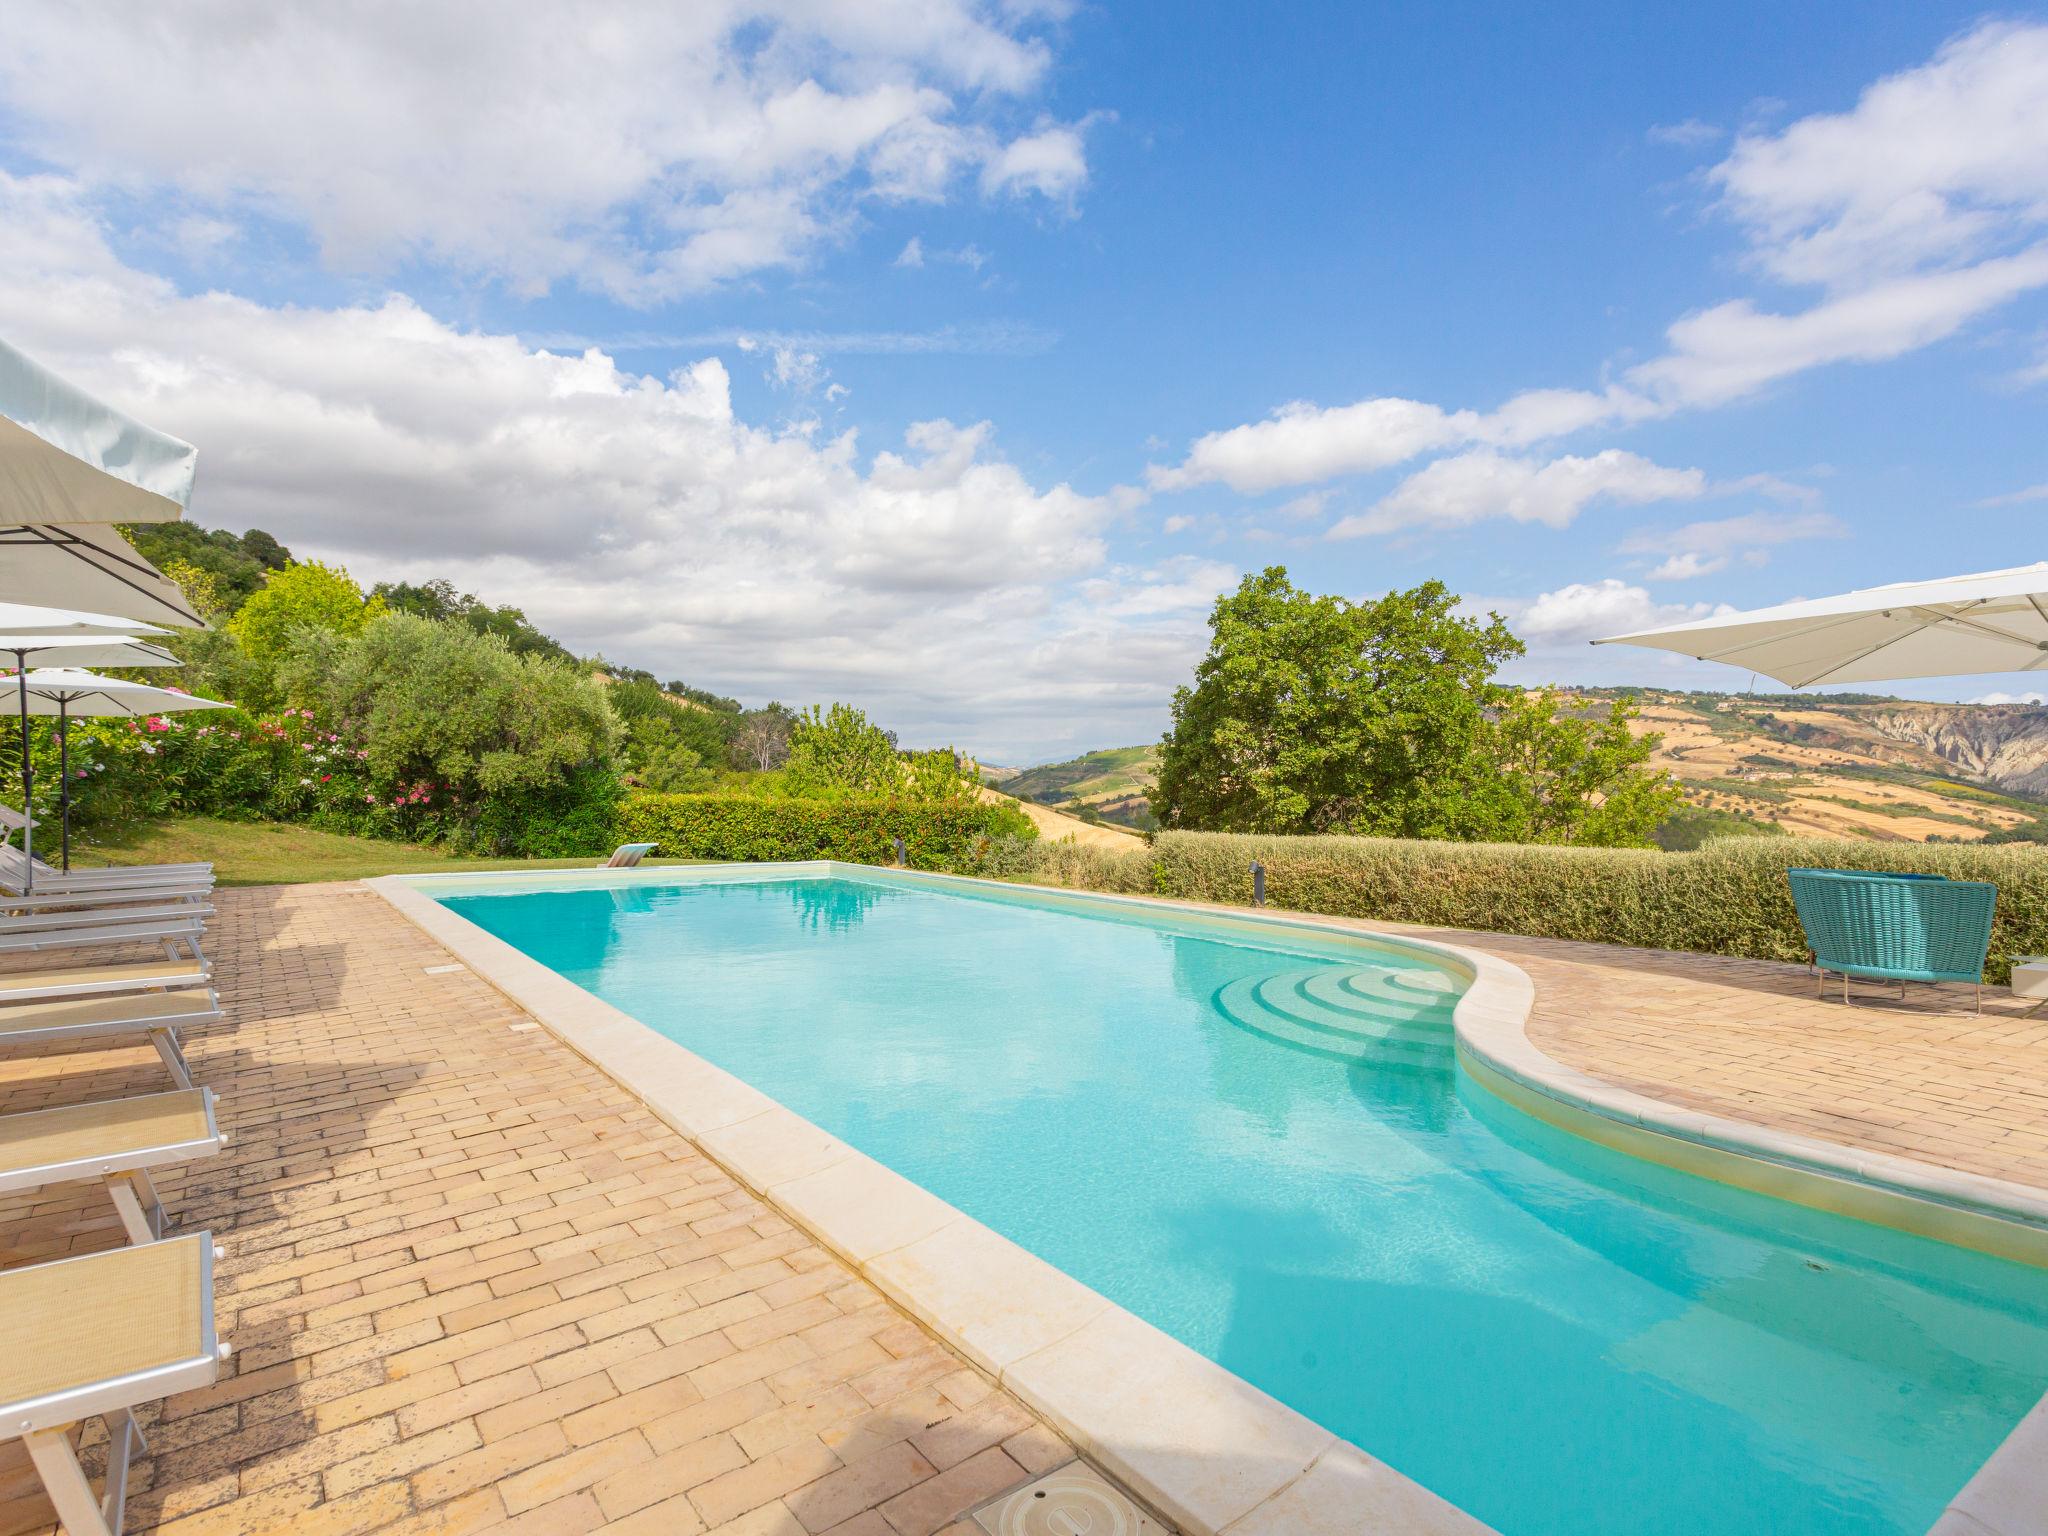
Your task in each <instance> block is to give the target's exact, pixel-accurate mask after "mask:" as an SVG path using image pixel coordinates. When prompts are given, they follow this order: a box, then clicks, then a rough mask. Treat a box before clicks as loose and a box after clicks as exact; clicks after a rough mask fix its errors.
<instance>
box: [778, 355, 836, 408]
mask: <svg viewBox="0 0 2048 1536" xmlns="http://www.w3.org/2000/svg"><path fill="white" fill-rule="evenodd" d="M769 355H770V357H771V359H772V361H771V362H770V364H769V367H768V382H769V383H771V384H773V385H774V386H775V387H776V388H777V389H786V390H788V391H789V392H790V393H791V394H794V395H799V396H801V395H814V394H816V393H817V392H818V391H819V389H820V388H821V387H823V385H824V384H825V381H826V380H827V379H829V378H831V377H832V370H831V369H829V368H827V367H826V366H825V365H824V364H823V363H821V362H819V361H818V354H817V353H815V352H806V351H803V350H802V349H801V348H798V347H792V346H787V345H783V344H779V343H778V344H777V345H776V346H775V347H774V348H773V349H772V351H771V352H770V354H769ZM833 388H835V389H838V388H841V386H839V385H834V386H833Z"/></svg>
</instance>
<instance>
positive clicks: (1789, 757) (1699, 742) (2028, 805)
mask: <svg viewBox="0 0 2048 1536" xmlns="http://www.w3.org/2000/svg"><path fill="white" fill-rule="evenodd" d="M1622 691H1626V690H1618V689H1598V690H1589V691H1588V693H1587V694H1586V695H1584V696H1585V697H1587V698H1588V700H1589V702H1590V701H1591V700H1592V699H1593V698H1595V697H1598V698H1602V699H1604V698H1607V697H1611V696H1612V695H1613V694H1614V693H1616V692H1622ZM1637 697H1638V698H1639V699H1640V700H1641V701H1642V720H1641V725H1640V728H1641V729H1642V730H1645V731H1661V732H1662V733H1663V735H1664V743H1663V745H1662V746H1661V747H1659V748H1658V749H1657V755H1656V758H1655V761H1656V762H1657V763H1658V764H1659V765H1660V766H1662V767H1665V768H1668V769H1670V770H1671V772H1672V774H1673V775H1674V776H1675V777H1677V778H1678V779H1679V780H1680V782H1682V783H1683V784H1684V785H1685V788H1686V796H1687V799H1688V800H1690V801H1691V802H1692V804H1693V805H1694V806H1696V807H1699V808H1701V809H1703V810H1707V811H1713V812H1719V813H1723V814H1725V815H1727V816H1729V817H1732V818H1739V819H1741V820H1743V821H1746V822H1750V823H1752V824H1754V825H1756V826H1757V827H1758V828H1759V829H1760V830H1761V829H1764V828H1769V827H1776V828H1778V829H1780V830H1783V831H1785V832H1791V833H1797V834H1820V835H1827V836H1838V837H1867V838H1873V839H1876V840H1878V841H1880V842H1928V841H1966V842H1967V841H1974V840H1976V839H1977V838H1980V837H1983V836H1985V835H1986V834H1987V833H1991V832H1996V831H2001V830H2003V829H2006V828H2010V827H2016V826H2021V825H2024V824H2026V823H2028V822H2031V821H2034V820H2036V819H2038V818H2041V817H2044V816H2048V709H2043V708H2038V707H2035V706H2031V705H2006V704H1922V703H1915V702H1912V701H1909V700H1903V699H1883V698H1877V697H1874V696H1871V695H1853V696H1851V697H1849V698H1848V699H1842V698H1839V697H1830V696H1828V695H1824V694H1816V695H1812V696H1805V695H1799V694H1775V695H1771V694H1766V695H1750V694H1717V693H1665V692H1661V691H1638V692H1637Z"/></svg>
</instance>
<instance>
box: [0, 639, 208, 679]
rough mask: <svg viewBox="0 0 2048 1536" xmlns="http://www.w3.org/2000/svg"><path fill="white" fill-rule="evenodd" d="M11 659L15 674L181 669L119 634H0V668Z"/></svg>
mask: <svg viewBox="0 0 2048 1536" xmlns="http://www.w3.org/2000/svg"><path fill="white" fill-rule="evenodd" d="M7 657H13V658H14V667H15V670H16V671H17V672H21V671H26V670H27V669H28V668H29V667H30V666H38V667H182V666H183V665H185V663H183V662H182V661H180V660H178V658H177V657H175V656H173V655H172V654H171V653H170V652H169V651H167V650H165V649H164V648H163V647H162V646H160V645H152V644H151V643H150V642H149V641H147V640H130V639H128V638H126V637H125V636H121V635H5V634H0V665H4V663H5V659H6V658H7Z"/></svg>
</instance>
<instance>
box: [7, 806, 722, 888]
mask: <svg viewBox="0 0 2048 1536" xmlns="http://www.w3.org/2000/svg"><path fill="white" fill-rule="evenodd" d="M36 851H37V852H38V853H42V854H46V855H49V856H51V857H52V858H53V862H54V855H55V853H56V849H55V848H46V847H45V846H44V845H43V843H42V840H41V839H40V838H38V839H37V847H36ZM71 855H72V856H71V862H72V865H73V866H74V867H76V868H81V869H82V868H85V867H87V866H88V865H96V864H184V863H190V862H193V861H205V862H207V863H210V864H212V865H213V871H214V878H215V879H216V880H217V881H218V882H219V883H220V884H222V885H303V884H306V883H308V882H310V881H315V880H364V879H367V878H369V877H370V876H371V875H406V874H429V873H435V872H450V873H452V872H454V871H458V870H490V869H588V868H589V867H590V866H591V865H593V864H596V863H599V862H600V860H598V859H595V858H589V859H463V858H456V857H453V856H452V855H449V854H446V853H443V852H441V851H440V850H439V849H435V848H421V847H416V846H414V845H413V844H410V843H386V842H379V841H376V840H374V839H371V838H363V837H340V836H337V835H336V834H334V833H332V832H315V831H313V830H312V829H311V828H309V827H295V826H289V825H286V824H284V823H280V822H271V821H213V820H210V819H208V818H206V817H203V816H194V817H189V818H183V819H180V820H175V821H166V822H160V823H158V824H157V825H156V826H153V827H146V828H140V829H137V830H136V831H134V832H132V833H129V834H127V835H125V836H122V837H120V838H118V839H112V840H109V841H103V842H98V843H95V844H94V845H93V846H92V847H90V848H86V847H80V846H78V845H75V844H74V845H73V847H72V850H71ZM648 862H649V863H650V864H653V863H679V862H687V861H683V860H667V859H664V860H655V859H650V860H648Z"/></svg>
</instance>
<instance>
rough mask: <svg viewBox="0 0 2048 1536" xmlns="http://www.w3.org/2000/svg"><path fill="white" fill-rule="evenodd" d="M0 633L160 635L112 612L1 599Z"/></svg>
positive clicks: (155, 630) (159, 632)
mask: <svg viewBox="0 0 2048 1536" xmlns="http://www.w3.org/2000/svg"><path fill="white" fill-rule="evenodd" d="M0 632H4V633H6V634H10V635H113V636H115V637H117V638H124V639H125V638H126V637H128V636H131V635H160V634H162V633H163V631H162V630H161V629H159V628H158V627H157V626H156V625H154V624H143V623H140V622H138V621H137V620H134V619H124V618H122V617H120V615H118V614H112V613H82V612H80V611H79V610H77V609H75V608H47V607H44V606H43V605H42V604H40V603H10V602H5V601H0Z"/></svg>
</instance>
